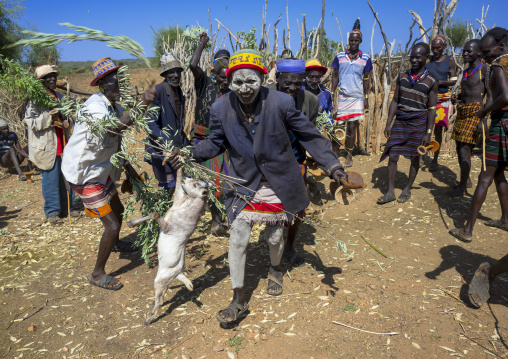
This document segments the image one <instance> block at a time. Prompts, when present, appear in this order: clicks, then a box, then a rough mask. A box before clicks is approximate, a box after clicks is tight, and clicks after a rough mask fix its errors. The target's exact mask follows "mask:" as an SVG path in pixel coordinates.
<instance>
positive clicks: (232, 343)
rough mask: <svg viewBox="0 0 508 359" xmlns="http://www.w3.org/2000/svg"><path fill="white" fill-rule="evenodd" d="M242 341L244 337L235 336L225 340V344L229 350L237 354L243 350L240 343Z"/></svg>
mask: <svg viewBox="0 0 508 359" xmlns="http://www.w3.org/2000/svg"><path fill="white" fill-rule="evenodd" d="M244 339H245V338H244V337H241V336H238V335H236V336H234V337H230V338H228V340H226V344H227V345H228V346H229V347H230V348H233V349H234V350H235V352H237V353H238V352H239V351H240V349H243V343H242V341H243V340H244Z"/></svg>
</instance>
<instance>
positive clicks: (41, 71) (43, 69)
mask: <svg viewBox="0 0 508 359" xmlns="http://www.w3.org/2000/svg"><path fill="white" fill-rule="evenodd" d="M49 74H56V75H57V76H58V74H59V72H58V70H57V69H56V67H55V66H52V65H42V66H39V67H37V68H36V69H35V77H37V78H38V79H42V78H43V77H44V76H46V75H49Z"/></svg>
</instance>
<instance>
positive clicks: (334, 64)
mask: <svg viewBox="0 0 508 359" xmlns="http://www.w3.org/2000/svg"><path fill="white" fill-rule="evenodd" d="M332 67H333V68H334V69H337V70H338V69H339V56H338V55H335V58H334V59H333V62H332Z"/></svg>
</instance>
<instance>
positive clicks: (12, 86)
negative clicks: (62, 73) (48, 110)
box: [0, 56, 58, 107]
mask: <svg viewBox="0 0 508 359" xmlns="http://www.w3.org/2000/svg"><path fill="white" fill-rule="evenodd" d="M0 68H2V69H3V72H2V73H1V74H0V86H2V87H3V88H5V89H8V90H9V93H10V94H11V95H12V96H14V97H15V98H17V99H19V100H29V99H30V100H32V101H33V102H34V103H37V104H38V106H42V107H55V106H57V105H58V102H57V101H56V100H55V99H54V98H53V97H51V96H49V94H48V92H47V91H46V90H45V89H44V86H43V85H42V82H41V81H40V80H37V79H36V78H35V77H34V76H33V75H32V74H31V73H28V72H27V70H25V69H23V68H22V67H21V66H20V64H19V63H17V62H14V61H13V60H7V59H5V58H4V57H1V56H0Z"/></svg>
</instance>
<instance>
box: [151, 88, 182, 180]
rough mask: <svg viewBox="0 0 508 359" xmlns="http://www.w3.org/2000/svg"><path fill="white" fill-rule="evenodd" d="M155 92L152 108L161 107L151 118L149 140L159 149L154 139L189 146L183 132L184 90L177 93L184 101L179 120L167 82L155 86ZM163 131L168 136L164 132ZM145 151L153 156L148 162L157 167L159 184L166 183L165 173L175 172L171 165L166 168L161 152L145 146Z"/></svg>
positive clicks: (178, 89) (156, 174) (155, 171)
mask: <svg viewBox="0 0 508 359" xmlns="http://www.w3.org/2000/svg"><path fill="white" fill-rule="evenodd" d="M155 91H156V97H155V101H154V103H153V104H152V107H159V112H158V115H157V117H154V116H152V117H151V118H150V122H149V123H148V127H149V128H150V131H152V133H151V134H150V135H149V136H148V138H147V140H148V141H149V142H150V143H151V144H153V145H155V146H158V147H160V146H159V144H158V143H157V142H155V141H154V139H155V140H157V141H158V142H159V143H164V142H166V141H168V142H169V141H173V145H174V146H175V147H178V148H182V147H185V146H188V145H189V144H190V141H189V139H188V138H187V136H186V135H185V133H184V132H183V126H184V122H185V97H184V96H183V94H182V90H181V89H180V87H178V88H177V91H178V92H179V93H180V98H181V99H182V101H181V104H180V105H181V112H180V113H181V116H180V118H178V115H177V111H176V103H175V99H174V98H173V96H172V93H171V90H170V88H169V84H168V83H167V82H166V81H163V82H161V83H160V84H158V85H157V86H155ZM163 129H164V131H165V132H166V133H167V134H168V135H166V134H164V133H163V132H162V130H163ZM145 151H146V152H148V153H149V154H150V155H151V159H150V160H148V162H149V163H150V164H152V166H154V167H155V168H154V173H155V176H156V177H159V176H160V177H161V178H157V180H159V182H161V180H162V182H164V173H165V172H168V173H169V172H175V171H174V170H173V169H172V168H171V166H170V165H169V164H166V165H165V166H163V165H162V160H163V158H162V156H161V151H160V150H158V149H155V148H153V147H151V146H146V145H145ZM157 172H158V173H157ZM175 173H176V172H175Z"/></svg>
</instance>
